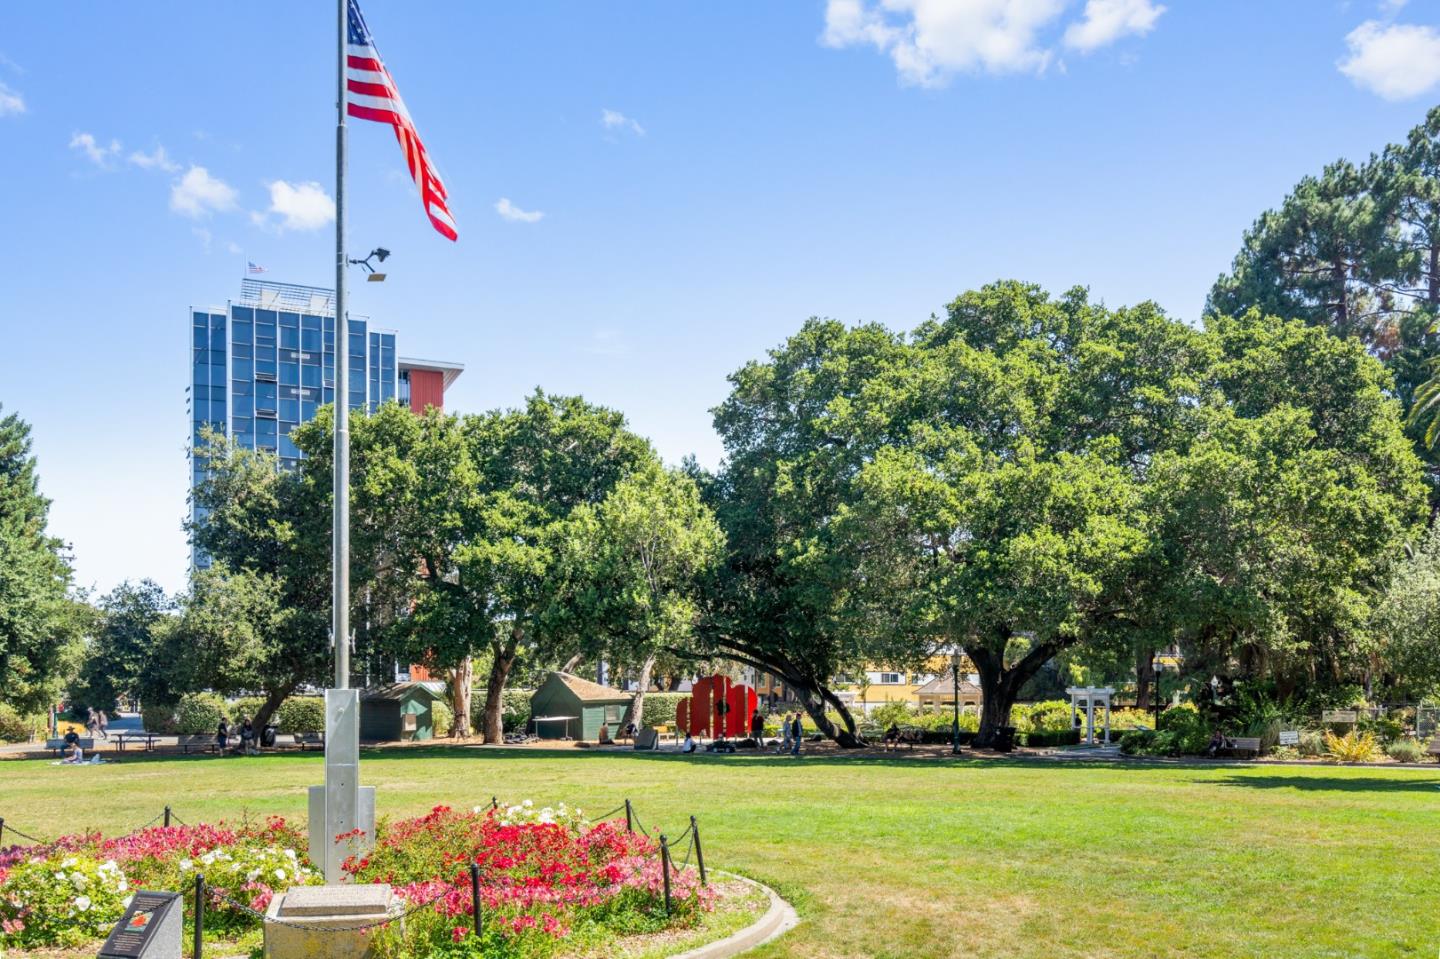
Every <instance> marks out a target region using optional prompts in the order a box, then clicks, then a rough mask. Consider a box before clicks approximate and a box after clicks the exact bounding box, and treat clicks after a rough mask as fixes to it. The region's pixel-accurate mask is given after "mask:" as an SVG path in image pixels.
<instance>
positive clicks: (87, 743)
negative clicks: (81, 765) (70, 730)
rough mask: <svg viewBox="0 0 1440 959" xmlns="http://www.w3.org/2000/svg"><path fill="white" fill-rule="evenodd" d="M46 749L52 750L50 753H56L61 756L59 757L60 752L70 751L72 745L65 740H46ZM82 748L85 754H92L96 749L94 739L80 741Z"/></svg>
mask: <svg viewBox="0 0 1440 959" xmlns="http://www.w3.org/2000/svg"><path fill="white" fill-rule="evenodd" d="M45 748H46V749H48V750H50V751H51V752H52V753H54V754H55V755H56V756H59V755H60V751H61V750H62V749H69V748H70V744H69V743H67V742H65V740H64V739H47V740H45ZM80 748H81V749H82V750H84V751H85V752H87V753H88V752H90V751H91V750H92V749H94V748H95V740H94V739H81V740H80Z"/></svg>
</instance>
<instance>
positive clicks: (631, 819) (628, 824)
mask: <svg viewBox="0 0 1440 959" xmlns="http://www.w3.org/2000/svg"><path fill="white" fill-rule="evenodd" d="M3 821H4V820H0V822H3ZM625 831H626V832H634V831H635V812H634V810H632V809H631V808H630V800H628V799H627V800H625Z"/></svg>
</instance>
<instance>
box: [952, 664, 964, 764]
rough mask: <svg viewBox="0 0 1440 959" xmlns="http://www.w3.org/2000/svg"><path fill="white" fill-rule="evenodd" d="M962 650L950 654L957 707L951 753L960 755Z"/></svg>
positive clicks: (953, 724)
mask: <svg viewBox="0 0 1440 959" xmlns="http://www.w3.org/2000/svg"><path fill="white" fill-rule="evenodd" d="M960 659H961V655H960V652H959V651H958V650H957V651H956V652H953V653H951V654H950V682H951V686H952V689H951V693H953V697H952V698H953V700H954V702H953V703H952V705H953V706H954V707H955V721H954V722H953V723H951V725H950V754H951V755H952V756H958V755H960Z"/></svg>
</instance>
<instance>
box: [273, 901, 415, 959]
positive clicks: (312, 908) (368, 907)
mask: <svg viewBox="0 0 1440 959" xmlns="http://www.w3.org/2000/svg"><path fill="white" fill-rule="evenodd" d="M398 912H399V908H398V904H397V902H396V900H395V897H394V896H393V895H392V894H391V892H390V887H389V886H386V885H373V886H340V887H336V886H295V887H294V888H292V889H290V890H288V891H286V892H284V893H282V894H280V895H278V896H276V897H275V898H274V899H272V900H270V908H268V909H266V910H265V959H301V957H303V959H363V957H364V956H367V955H369V954H370V944H371V942H372V941H373V938H374V937H373V936H372V935H370V931H369V928H368V927H371V926H377V925H379V924H380V923H382V922H385V921H387V920H392V919H394V918H395V917H396V915H397V914H398Z"/></svg>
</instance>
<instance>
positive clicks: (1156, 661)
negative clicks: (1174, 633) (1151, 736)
mask: <svg viewBox="0 0 1440 959" xmlns="http://www.w3.org/2000/svg"><path fill="white" fill-rule="evenodd" d="M1164 668H1165V664H1164V663H1162V662H1160V651H1159V650H1158V649H1157V650H1156V651H1155V652H1153V653H1151V654H1150V672H1151V674H1152V679H1151V680H1150V681H1151V683H1153V684H1154V686H1155V688H1154V689H1153V690H1151V693H1150V698H1151V700H1152V701H1153V702H1154V703H1155V731H1156V732H1157V733H1158V732H1159V731H1160V671H1161V670H1162V669H1164Z"/></svg>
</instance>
